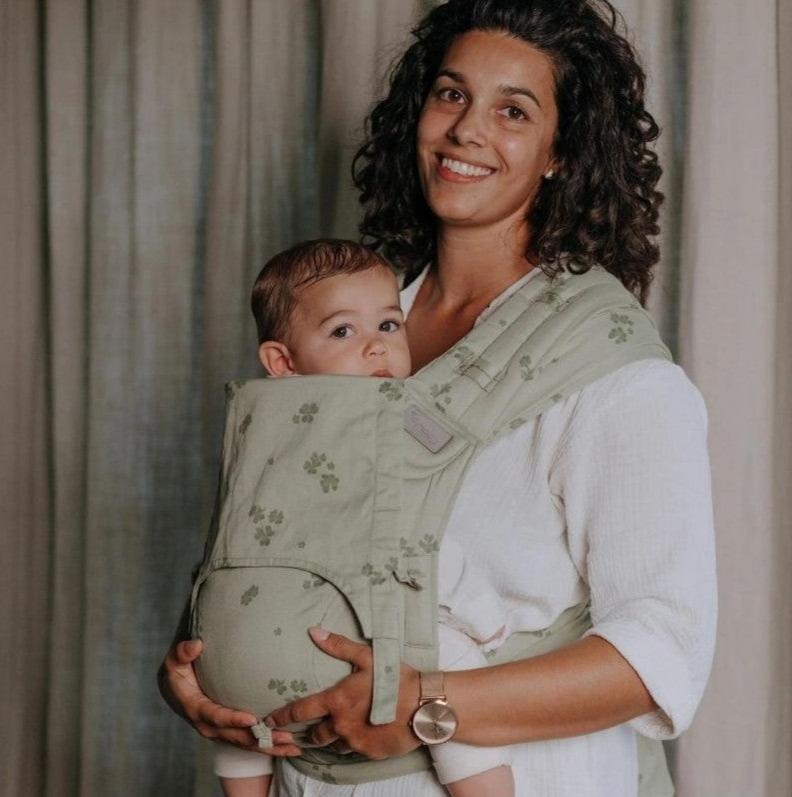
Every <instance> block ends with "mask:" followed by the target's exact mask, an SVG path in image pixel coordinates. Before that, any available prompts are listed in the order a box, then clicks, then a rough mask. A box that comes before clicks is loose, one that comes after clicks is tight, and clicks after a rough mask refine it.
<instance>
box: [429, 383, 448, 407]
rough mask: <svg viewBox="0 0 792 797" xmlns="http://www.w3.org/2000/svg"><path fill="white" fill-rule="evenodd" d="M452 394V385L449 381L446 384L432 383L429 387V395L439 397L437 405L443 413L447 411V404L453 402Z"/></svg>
mask: <svg viewBox="0 0 792 797" xmlns="http://www.w3.org/2000/svg"><path fill="white" fill-rule="evenodd" d="M450 394H451V385H450V384H448V383H446V384H444V385H432V386H431V387H430V388H429V395H430V396H431V397H432V398H433V399H437V400H436V401H435V407H437V409H438V410H440V412H443V413H444V412H445V411H446V406H448V405H449V404H450V403H451V395H450ZM444 405H445V406H444Z"/></svg>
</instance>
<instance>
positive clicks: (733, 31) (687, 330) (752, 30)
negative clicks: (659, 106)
mask: <svg viewBox="0 0 792 797" xmlns="http://www.w3.org/2000/svg"><path fill="white" fill-rule="evenodd" d="M776 13H777V4H776V3H775V2H774V0H759V1H758V2H755V3H752V4H751V5H750V6H748V5H740V4H737V5H728V6H724V4H723V3H718V2H715V0H698V1H697V2H696V3H693V4H692V7H691V12H690V28H689V37H690V49H691V53H695V54H696V57H694V58H691V61H690V81H689V107H690V121H689V131H688V152H687V157H686V171H685V186H684V194H683V229H682V262H683V263H684V268H683V271H682V294H681V306H680V342H681V347H680V353H681V361H682V364H683V365H684V366H685V368H686V370H687V371H688V373H689V374H690V376H691V378H692V379H693V380H694V381H695V382H696V383H697V384H698V386H699V388H700V389H701V391H702V393H703V394H704V397H705V400H706V401H707V405H708V409H709V419H710V436H709V439H710V453H711V457H712V470H713V495H714V503H715V510H716V529H717V553H718V571H719V583H720V623H719V629H718V648H717V652H716V656H715V662H714V666H713V671H712V676H711V679H710V682H709V686H708V689H707V692H706V694H705V697H704V701H703V704H702V707H701V709H700V711H699V713H698V715H697V718H696V720H695V722H694V724H693V726H692V728H691V729H690V731H688V733H687V734H686V736H685V737H684V738H683V739H682V740H681V742H680V744H679V747H678V756H677V771H678V779H679V782H680V794H681V795H683V797H685V796H686V795H691V796H692V795H695V796H696V797H710V795H711V796H712V797H715V796H716V795H717V796H718V797H740V796H741V795H747V794H768V795H770V794H784V793H789V791H790V788H792V785H791V784H790V781H789V772H788V769H787V765H786V764H782V763H781V762H780V760H779V759H778V758H776V757H775V756H774V755H772V751H773V749H774V747H775V745H776V743H777V742H781V739H783V740H784V742H783V743H782V744H784V745H785V746H787V749H788V744H789V740H790V736H789V728H788V727H786V728H776V731H780V732H781V739H773V738H772V737H769V736H768V733H767V732H768V730H769V728H770V726H771V725H772V724H774V723H772V722H770V715H771V714H772V712H773V711H774V710H775V708H774V707H775V705H776V704H777V701H778V691H777V690H778V689H779V687H780V688H782V689H783V688H784V687H783V686H782V685H781V684H778V683H775V682H774V681H773V677H774V675H775V674H776V673H777V670H776V667H777V664H778V662H779V660H780V658H779V657H781V656H783V655H784V654H783V649H784V647H785V643H784V641H782V640H783V639H784V636H785V635H786V634H787V633H788V627H787V626H786V625H784V624H781V623H779V622H778V620H780V618H778V616H777V611H776V610H777V607H778V605H779V598H781V597H782V596H781V595H779V594H778V592H777V591H776V590H783V592H784V593H786V594H788V592H787V590H788V587H787V586H785V585H780V584H776V585H773V586H771V585H772V574H773V571H774V566H775V562H776V561H777V557H778V555H779V552H780V550H781V548H780V547H779V546H780V544H781V543H782V534H783V530H782V529H781V527H780V526H779V518H780V514H781V512H782V511H786V510H787V508H788V506H789V501H790V497H789V493H788V490H787V492H786V494H783V495H779V494H774V478H775V473H776V466H777V462H776V461H774V459H775V458H774V451H775V441H776V438H777V436H778V434H779V433H780V430H781V427H782V419H781V418H779V417H778V416H777V415H776V409H777V407H776V397H777V396H778V395H780V393H781V392H782V391H788V389H789V385H781V384H778V383H777V376H778V375H780V374H777V371H776V363H777V362H778V361H779V360H780V359H781V358H784V357H788V355H789V341H788V339H787V340H783V339H778V338H776V331H777V328H778V327H777V324H778V322H779V321H782V319H781V317H780V316H779V311H780V310H782V307H781V305H779V304H777V300H778V299H779V297H780V296H781V294H780V292H779V289H780V288H781V282H780V277H781V273H782V271H783V268H784V267H785V266H782V260H781V257H780V255H781V253H780V249H779V237H778V234H779V219H780V217H779V204H778V203H779V99H783V98H781V97H780V95H779V85H778V60H777V46H776V45H777V35H778V28H777V18H776ZM736 48H739V57H735V50H736ZM785 101H787V102H788V98H786V99H785ZM787 223H788V222H787ZM784 260H785V261H786V267H788V258H784ZM785 301H788V299H786V300H785ZM784 323H786V322H784ZM787 564H788V562H787ZM784 602H786V600H784ZM746 654H747V655H746ZM747 667H749V669H746V668H747ZM786 699H787V700H788V695H787V696H786ZM783 759H784V760H788V755H784V756H783ZM723 762H728V765H725V766H724V765H723ZM702 764H704V765H702Z"/></svg>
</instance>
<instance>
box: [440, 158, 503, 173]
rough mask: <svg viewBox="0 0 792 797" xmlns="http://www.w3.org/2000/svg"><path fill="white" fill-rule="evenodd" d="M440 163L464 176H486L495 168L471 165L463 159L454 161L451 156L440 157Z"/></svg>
mask: <svg viewBox="0 0 792 797" xmlns="http://www.w3.org/2000/svg"><path fill="white" fill-rule="evenodd" d="M440 163H441V165H442V166H443V168H445V169H448V171H450V172H454V174H461V175H463V176H464V177H486V176H487V175H490V174H492V173H493V172H494V171H495V169H488V168H486V167H485V166H473V165H472V164H470V163H464V162H463V161H455V160H453V159H452V158H442V159H441V161H440Z"/></svg>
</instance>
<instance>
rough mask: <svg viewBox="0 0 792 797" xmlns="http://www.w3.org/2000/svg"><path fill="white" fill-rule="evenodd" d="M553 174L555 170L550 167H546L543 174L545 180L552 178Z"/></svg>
mask: <svg viewBox="0 0 792 797" xmlns="http://www.w3.org/2000/svg"><path fill="white" fill-rule="evenodd" d="M554 174H555V172H554V171H553V170H552V169H548V170H547V171H546V172H545V174H544V177H545V180H552V179H553V175H554Z"/></svg>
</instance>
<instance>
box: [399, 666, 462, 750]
mask: <svg viewBox="0 0 792 797" xmlns="http://www.w3.org/2000/svg"><path fill="white" fill-rule="evenodd" d="M418 679H419V682H420V685H421V695H420V697H419V698H418V708H417V709H416V710H415V713H414V714H413V715H412V720H411V721H410V724H411V725H412V729H413V733H415V735H416V736H417V737H418V738H419V739H420V740H421V741H422V742H423V743H424V744H442V743H443V742H447V741H448V740H449V739H450V738H451V737H452V736H453V735H454V734H455V733H456V730H457V726H458V725H459V720H458V719H457V715H456V713H455V712H454V709H452V708H451V706H449V705H448V703H447V702H446V696H445V687H444V685H443V680H444V676H443V673H441V672H422V673H418Z"/></svg>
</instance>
